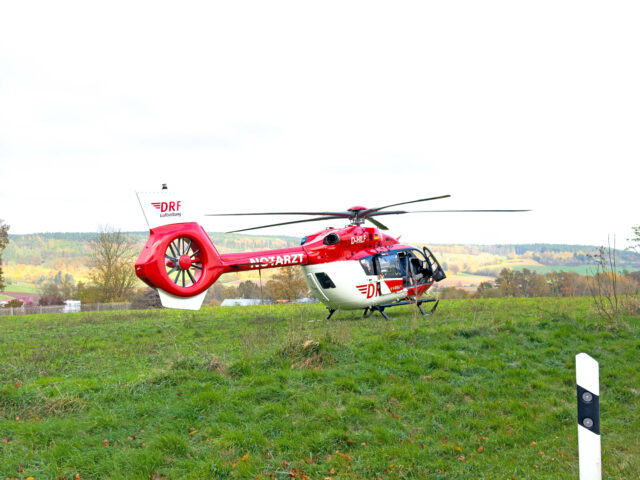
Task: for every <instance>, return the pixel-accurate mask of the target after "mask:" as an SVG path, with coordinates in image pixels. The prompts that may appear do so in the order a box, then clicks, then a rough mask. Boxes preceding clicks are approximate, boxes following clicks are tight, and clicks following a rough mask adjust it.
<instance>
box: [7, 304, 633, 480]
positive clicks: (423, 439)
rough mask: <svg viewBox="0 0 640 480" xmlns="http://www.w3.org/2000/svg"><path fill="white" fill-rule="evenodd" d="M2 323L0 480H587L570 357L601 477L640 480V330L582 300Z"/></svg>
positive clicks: (210, 311)
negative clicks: (378, 313)
mask: <svg viewBox="0 0 640 480" xmlns="http://www.w3.org/2000/svg"><path fill="white" fill-rule="evenodd" d="M324 315H325V312H324V309H323V308H322V307H321V306H319V305H274V306H263V307H235V308H222V307H217V308H216V307H214V308H207V309H203V310H201V311H199V312H196V313H193V312H183V311H169V310H160V311H137V312H95V313H88V314H85V313H83V314H66V315H65V314H59V315H41V316H30V317H4V318H2V319H0V328H2V335H0V440H1V442H0V477H1V478H5V477H9V478H21V479H25V478H27V477H29V476H33V477H35V479H36V480H40V479H69V480H70V479H72V478H81V479H85V480H86V479H102V478H110V479H152V480H157V479H183V478H184V479H213V478H220V479H222V478H263V479H269V478H275V479H286V478H297V479H303V478H309V479H325V478H332V479H339V478H340V479H343V478H362V479H365V478H366V479H371V478H381V479H391V478H434V479H440V478H442V479H445V478H446V479H525V478H526V479H565V478H566V479H575V478H577V477H578V473H577V439H576V411H575V403H576V398H575V397H576V394H575V371H574V357H575V355H576V354H577V353H579V352H581V351H585V352H587V353H589V354H591V355H592V356H594V357H595V358H596V359H597V360H599V361H600V365H601V372H600V375H601V407H602V443H603V464H604V467H603V469H604V472H603V473H604V474H603V478H609V479H637V478H639V477H640V369H639V367H640V319H638V318H631V317H630V318H626V319H625V320H624V322H622V325H621V326H618V327H616V328H613V327H607V326H606V325H603V323H602V322H601V321H599V320H598V319H597V318H595V317H594V316H593V315H592V314H591V313H590V304H589V300H588V299H495V300H457V301H453V300H449V301H443V302H442V304H441V306H440V309H439V311H438V313H437V314H436V315H435V316H433V317H431V318H426V319H425V318H422V317H420V316H416V315H415V311H414V310H413V309H412V308H410V307H401V308H400V309H398V310H396V311H392V315H393V317H394V320H393V321H384V320H382V319H380V318H376V317H373V318H370V319H367V320H362V319H361V318H360V317H359V315H358V314H357V313H355V312H354V313H349V312H338V314H336V315H335V318H334V319H332V320H330V321H325V320H324Z"/></svg>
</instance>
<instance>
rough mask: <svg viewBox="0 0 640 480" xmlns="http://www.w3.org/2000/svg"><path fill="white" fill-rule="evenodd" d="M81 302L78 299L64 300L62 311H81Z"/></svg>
mask: <svg viewBox="0 0 640 480" xmlns="http://www.w3.org/2000/svg"><path fill="white" fill-rule="evenodd" d="M81 305H82V302H81V301H80V300H65V301H64V307H62V313H73V312H80V311H82V310H81V308H82V306H81Z"/></svg>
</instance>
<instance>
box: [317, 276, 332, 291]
mask: <svg viewBox="0 0 640 480" xmlns="http://www.w3.org/2000/svg"><path fill="white" fill-rule="evenodd" d="M316 278H317V279H318V283H319V284H320V286H321V287H322V288H325V289H326V288H336V284H335V283H333V280H331V277H329V275H327V274H326V273H324V272H319V273H316Z"/></svg>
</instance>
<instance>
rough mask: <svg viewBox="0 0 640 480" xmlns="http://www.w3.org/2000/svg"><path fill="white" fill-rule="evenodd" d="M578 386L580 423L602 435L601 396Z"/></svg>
mask: <svg viewBox="0 0 640 480" xmlns="http://www.w3.org/2000/svg"><path fill="white" fill-rule="evenodd" d="M577 387H578V425H582V426H583V427H584V428H586V429H587V430H590V431H592V432H593V433H596V434H598V435H600V397H599V396H598V395H595V394H593V393H591V392H590V391H589V390H586V389H584V388H582V387H581V386H580V385H577Z"/></svg>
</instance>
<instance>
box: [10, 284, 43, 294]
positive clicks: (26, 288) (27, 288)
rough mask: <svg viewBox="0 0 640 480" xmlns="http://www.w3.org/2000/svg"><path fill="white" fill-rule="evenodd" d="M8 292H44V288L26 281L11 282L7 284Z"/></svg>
mask: <svg viewBox="0 0 640 480" xmlns="http://www.w3.org/2000/svg"><path fill="white" fill-rule="evenodd" d="M4 289H5V290H6V291H7V292H19V293H42V289H40V288H35V287H33V286H31V285H29V284H25V283H11V284H9V285H5V288H4Z"/></svg>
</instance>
